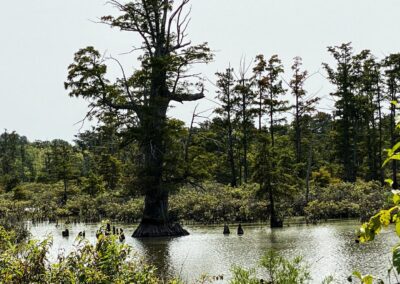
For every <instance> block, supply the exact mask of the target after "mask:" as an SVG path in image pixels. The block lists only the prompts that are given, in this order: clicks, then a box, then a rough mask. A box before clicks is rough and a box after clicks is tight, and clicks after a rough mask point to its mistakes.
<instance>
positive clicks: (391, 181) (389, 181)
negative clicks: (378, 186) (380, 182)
mask: <svg viewBox="0 0 400 284" xmlns="http://www.w3.org/2000/svg"><path fill="white" fill-rule="evenodd" d="M385 183H387V184H388V185H389V186H390V187H392V186H393V180H392V179H390V178H388V179H385Z"/></svg>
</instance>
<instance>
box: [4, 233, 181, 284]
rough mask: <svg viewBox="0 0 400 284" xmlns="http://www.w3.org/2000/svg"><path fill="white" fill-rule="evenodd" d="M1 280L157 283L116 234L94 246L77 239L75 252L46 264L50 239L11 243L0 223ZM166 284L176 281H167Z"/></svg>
mask: <svg viewBox="0 0 400 284" xmlns="http://www.w3.org/2000/svg"><path fill="white" fill-rule="evenodd" d="M0 236H1V238H0V278H1V283H4V284H7V283H10V284H11V283H21V284H25V283H26V284H28V283H60V284H61V283H63V284H64V283H71V284H72V283H93V284H94V283H104V284H106V283H121V284H122V283H138V284H151V283H154V284H157V283H160V282H159V279H158V278H157V277H156V275H155V269H154V267H152V266H149V265H147V264H146V263H144V262H143V261H142V260H139V259H138V258H137V257H135V256H134V255H133V254H132V251H131V248H130V247H129V246H127V245H125V244H120V243H119V241H118V240H117V237H116V236H106V235H100V236H99V238H98V240H97V243H96V245H95V246H93V245H91V244H90V243H89V242H88V241H85V240H84V239H78V240H77V244H76V249H75V251H73V252H71V253H70V254H68V255H66V256H64V255H59V257H58V261H57V262H56V263H50V262H49V261H48V260H47V258H46V255H47V254H48V251H49V249H50V247H51V245H52V241H51V238H48V239H45V240H44V241H41V242H38V241H33V240H31V241H29V242H27V243H23V244H20V245H13V244H12V239H13V238H14V236H13V234H9V233H7V232H6V231H5V230H4V228H3V227H1V226H0ZM170 283H177V282H174V281H171V282H170Z"/></svg>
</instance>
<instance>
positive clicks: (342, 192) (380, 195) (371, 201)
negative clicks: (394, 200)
mask: <svg viewBox="0 0 400 284" xmlns="http://www.w3.org/2000/svg"><path fill="white" fill-rule="evenodd" d="M387 194H388V193H387V190H386V189H384V188H383V187H382V186H380V184H379V183H378V182H363V181H357V182H356V183H345V182H340V183H335V184H330V185H328V186H327V187H325V188H314V191H313V193H312V198H313V200H312V201H311V202H310V203H309V204H308V205H307V207H306V208H305V209H304V212H305V215H306V217H307V219H308V220H309V221H311V222H316V221H318V220H323V219H328V218H361V219H363V220H365V219H367V218H368V217H370V216H371V215H372V214H374V212H376V211H377V210H379V208H381V207H382V206H383V205H384V204H385V200H387ZM371 209H372V211H371Z"/></svg>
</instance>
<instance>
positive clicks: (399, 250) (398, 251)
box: [393, 244, 400, 273]
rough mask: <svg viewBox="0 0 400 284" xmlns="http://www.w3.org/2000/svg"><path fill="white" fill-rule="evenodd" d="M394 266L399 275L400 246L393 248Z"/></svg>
mask: <svg viewBox="0 0 400 284" xmlns="http://www.w3.org/2000/svg"><path fill="white" fill-rule="evenodd" d="M393 266H394V267H395V268H396V271H397V273H400V244H398V245H397V246H395V247H394V248H393Z"/></svg>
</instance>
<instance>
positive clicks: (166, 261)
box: [136, 239, 173, 279]
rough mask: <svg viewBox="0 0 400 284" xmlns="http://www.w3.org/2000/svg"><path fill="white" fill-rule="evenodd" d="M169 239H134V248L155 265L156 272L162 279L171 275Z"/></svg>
mask: <svg viewBox="0 0 400 284" xmlns="http://www.w3.org/2000/svg"><path fill="white" fill-rule="evenodd" d="M171 242H172V240H171V239H155V240H136V246H137V247H136V248H137V249H138V250H139V251H140V252H141V253H142V254H143V256H144V257H145V259H146V260H147V261H148V262H149V263H152V264H154V265H155V266H156V267H157V272H158V274H159V276H160V277H161V278H162V279H167V278H168V277H170V276H172V275H173V273H172V271H171V267H170V263H171V257H170V245H171Z"/></svg>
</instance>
